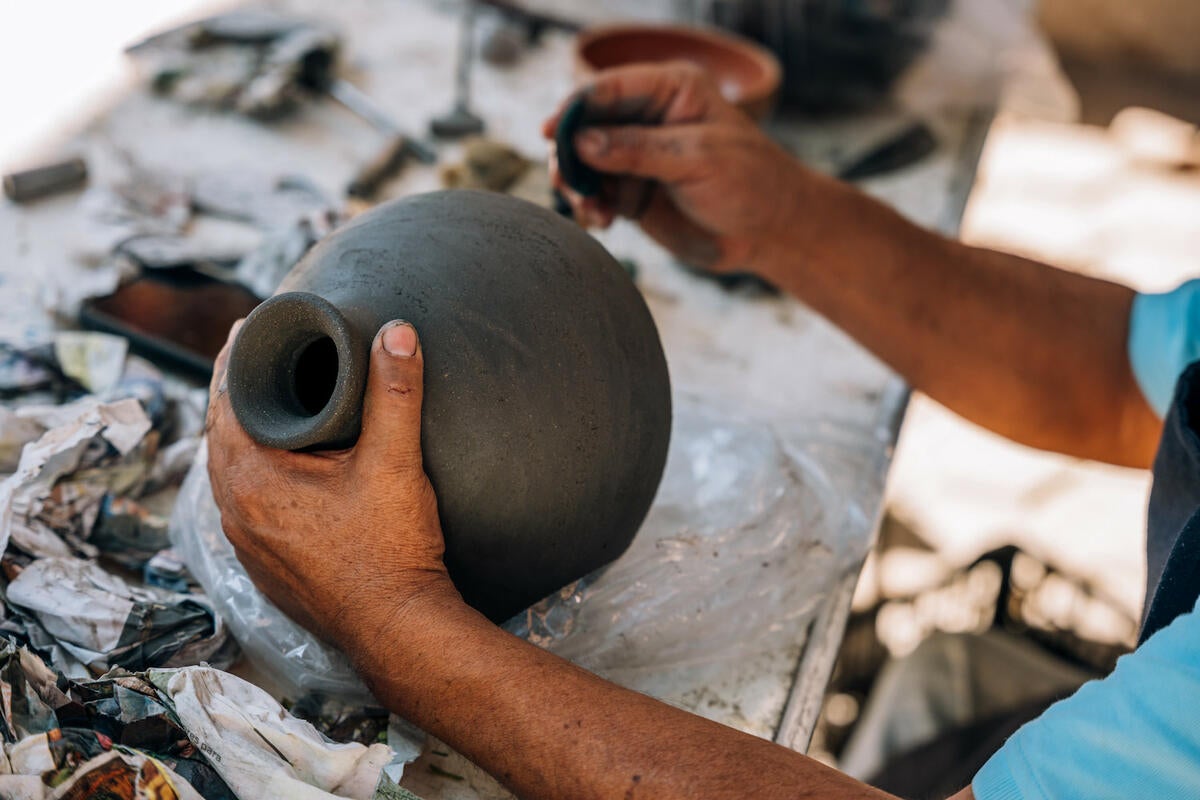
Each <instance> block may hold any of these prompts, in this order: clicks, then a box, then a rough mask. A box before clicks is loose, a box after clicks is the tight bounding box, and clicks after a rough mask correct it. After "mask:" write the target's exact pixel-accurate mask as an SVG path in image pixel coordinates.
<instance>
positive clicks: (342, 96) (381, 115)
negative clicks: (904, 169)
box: [324, 78, 437, 164]
mask: <svg viewBox="0 0 1200 800" xmlns="http://www.w3.org/2000/svg"><path fill="white" fill-rule="evenodd" d="M324 92H325V94H327V95H328V96H329V97H331V98H333V99H334V100H336V101H337V102H338V104H339V105H341V106H342V107H343V108H345V109H346V110H347V111H349V112H351V113H352V114H354V115H355V116H358V117H360V118H362V119H364V120H366V121H367V122H368V123H370V124H371V125H372V126H373V127H374V128H375V130H377V131H379V132H380V133H382V134H384V135H385V136H388V137H391V138H393V139H397V138H401V139H403V140H404V142H403V146H404V150H405V151H406V152H407V153H408V154H409V155H411V156H412V157H413V158H415V159H417V160H418V161H420V162H421V163H422V164H435V163H437V153H436V152H435V151H434V149H433V148H432V147H430V146H429V145H427V144H425V143H424V142H422V141H420V140H419V139H416V138H414V137H412V136H410V135H408V134H406V133H404V132H403V131H402V130H401V129H400V126H399V125H397V124H396V123H395V122H394V121H393V120H392V118H391V117H389V116H388V115H387V113H385V112H384V111H383V110H382V109H380V108H379V106H378V105H376V103H375V101H374V100H372V99H371V98H370V97H369V96H367V95H366V94H364V93H363V92H362V90H360V89H359V88H358V87H357V86H355V85H354V84H352V83H350V82H349V81H347V80H343V79H342V78H333V79H332V80H330V81H329V82H328V83H327V84H325V86H324ZM394 146H395V142H392V143H391V146H390V147H385V148H383V151H387V150H389V149H394Z"/></svg>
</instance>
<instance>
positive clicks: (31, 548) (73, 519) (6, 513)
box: [0, 398, 157, 556]
mask: <svg viewBox="0 0 1200 800" xmlns="http://www.w3.org/2000/svg"><path fill="white" fill-rule="evenodd" d="M22 411H25V412H26V417H27V418H28V417H30V416H34V418H35V419H36V418H37V417H36V416H35V415H34V414H31V413H29V412H28V409H22ZM41 412H42V413H41V415H40V416H41V419H42V420H45V421H49V422H50V423H51V424H50V425H48V426H47V428H48V429H47V431H46V433H44V434H43V435H42V436H41V438H39V439H38V440H36V441H34V442H30V443H29V444H28V445H26V446H25V448H24V450H23V451H22V453H21V460H20V463H19V465H18V467H17V471H16V472H15V473H13V474H12V475H10V476H9V477H8V478H6V479H5V480H4V482H3V483H0V549H3V548H4V547H6V546H7V545H8V543H9V541H10V540H11V541H12V542H13V543H14V544H15V545H17V546H18V547H20V548H21V549H22V550H23V551H24V552H26V553H28V554H29V555H32V556H68V555H72V554H73V553H75V552H79V553H82V554H84V555H88V556H96V555H98V554H99V553H98V551H97V550H96V548H95V546H94V545H90V544H89V543H88V542H87V541H86V537H87V534H88V533H89V532H90V531H91V528H92V524H93V523H94V522H95V521H96V516H97V515H98V513H99V511H100V505H101V503H102V502H103V499H104V497H105V496H106V495H107V494H109V493H116V494H124V493H129V492H132V491H133V490H134V489H136V487H137V486H138V484H139V483H140V482H141V481H143V480H144V479H145V477H146V474H147V472H148V469H149V462H150V459H149V458H147V457H146V453H145V450H146V449H150V450H153V449H154V448H156V447H157V437H149V438H148V437H147V434H149V433H150V432H151V429H152V426H151V423H150V418H149V417H148V416H146V412H145V411H144V410H143V408H142V405H141V403H140V402H138V401H137V400H134V399H127V400H118V401H116V402H113V403H103V402H100V401H99V400H97V399H95V398H83V399H82V400H79V401H77V402H75V403H72V404H70V405H68V406H62V407H58V408H55V409H53V410H49V409H47V410H41ZM20 413H21V412H18V414H20ZM63 420H67V421H63ZM55 423H57V424H55Z"/></svg>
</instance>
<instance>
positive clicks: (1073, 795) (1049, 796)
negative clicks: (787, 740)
mask: <svg viewBox="0 0 1200 800" xmlns="http://www.w3.org/2000/svg"><path fill="white" fill-rule="evenodd" d="M1197 606H1198V609H1200V603H1198V604H1197ZM971 788H972V790H973V791H974V792H975V800H1068V799H1069V800H1196V798H1200V610H1197V609H1193V610H1192V612H1191V613H1189V614H1183V615H1182V616H1179V617H1177V618H1176V619H1175V621H1174V622H1172V623H1171V624H1170V625H1168V626H1167V627H1165V628H1163V629H1162V630H1161V631H1159V632H1158V633H1156V634H1154V635H1153V636H1151V637H1150V638H1149V639H1147V640H1146V642H1145V644H1143V645H1142V646H1141V647H1139V648H1138V649H1137V650H1136V651H1134V652H1133V653H1130V654H1129V655H1127V656H1123V657H1122V658H1121V659H1120V660H1119V661H1117V668H1116V669H1115V670H1113V673H1112V674H1111V675H1109V676H1108V677H1107V678H1105V679H1104V680H1100V681H1091V682H1089V683H1085V684H1084V685H1083V686H1082V687H1080V689H1079V691H1077V692H1076V693H1075V694H1073V695H1072V696H1071V697H1069V698H1067V699H1066V700H1063V701H1062V702H1059V703H1055V704H1054V705H1053V706H1051V707H1050V708H1049V709H1048V710H1047V711H1046V713H1045V714H1043V715H1042V716H1041V717H1039V718H1038V719H1036V720H1034V721H1033V722H1030V723H1029V724H1028V725H1026V726H1025V727H1023V728H1021V729H1020V730H1019V731H1017V732H1016V733H1015V734H1013V735H1012V737H1011V738H1009V740H1008V741H1007V742H1005V743H1004V747H1002V748H1000V751H999V752H998V753H996V755H994V756H992V758H991V760H990V761H988V762H987V764H985V765H984V767H983V769H981V770H980V771H979V774H977V775H976V776H975V780H974V781H972V782H971Z"/></svg>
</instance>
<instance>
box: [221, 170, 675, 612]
mask: <svg viewBox="0 0 1200 800" xmlns="http://www.w3.org/2000/svg"><path fill="white" fill-rule="evenodd" d="M392 319H403V320H407V321H409V322H411V323H412V324H413V325H414V326H415V327H416V329H417V331H418V332H419V334H420V336H421V348H422V352H423V354H424V358H425V398H424V407H423V413H422V450H423V453H424V459H425V469H426V471H427V472H428V474H429V478H430V481H431V482H432V483H433V487H434V489H435V490H436V492H437V495H438V503H439V505H438V510H439V514H440V517H441V522H442V528H443V531H444V533H445V538H446V565H447V568H448V569H449V571H450V575H451V577H452V578H453V579H454V582H455V584H456V585H457V586H458V588H459V590H460V591H461V592H462V593H463V596H464V598H465V599H466V600H467V602H468V603H470V604H471V605H473V606H474V607H476V608H477V609H479V610H480V611H482V612H483V613H484V614H486V615H487V616H488V617H490V618H491V619H492V620H495V621H501V620H504V619H507V618H508V617H509V616H511V615H513V614H515V613H517V612H518V611H520V610H522V609H524V608H525V607H527V606H528V605H530V604H532V603H534V602H536V601H537V600H539V599H541V598H543V597H545V596H546V595H548V594H550V593H552V592H554V591H556V590H557V589H559V588H561V587H562V586H564V585H566V584H568V583H570V582H571V581H573V580H575V579H577V578H580V577H582V576H584V575H586V574H588V573H589V572H591V571H593V570H595V569H596V568H598V567H600V566H603V565H604V564H607V563H608V562H610V561H612V560H613V559H615V558H616V557H617V556H619V555H620V554H621V553H622V552H623V551H624V550H625V548H626V547H627V546H628V545H629V543H630V541H632V539H633V536H634V534H635V533H636V532H637V529H638V527H639V526H640V525H641V522H642V519H643V518H644V517H645V515H646V512H647V510H648V509H649V507H650V503H651V501H652V500H653V498H654V494H655V491H656V489H657V487H658V482H659V479H660V478H661V476H662V470H663V466H664V463H665V461H666V455H667V444H668V439H669V436H670V429H671V401H670V385H669V380H668V376H667V366H666V361H665V359H664V357H663V351H662V346H661V344H660V342H659V339H658V333H657V330H656V329H655V327H654V322H653V320H652V319H651V317H650V313H649V311H648V310H647V308H646V305H645V303H644V301H643V300H642V298H641V295H640V294H639V293H638V291H637V289H636V288H635V287H634V286H633V284H632V282H631V281H630V280H629V278H628V277H627V276H626V274H625V272H624V271H623V270H622V269H621V267H620V265H618V264H617V262H616V261H615V260H614V259H613V258H612V256H611V255H609V253H608V252H607V251H606V250H605V249H604V248H603V247H602V246H601V245H600V244H599V243H598V242H596V241H595V240H594V239H593V238H592V237H591V236H589V235H588V234H586V233H585V232H584V231H583V230H581V229H580V228H579V227H577V226H576V225H574V224H572V223H570V222H568V221H566V220H563V219H562V218H560V217H559V216H557V215H556V214H553V213H551V212H549V211H547V210H545V209H542V208H539V207H537V206H535V205H532V204H530V203H526V202H524V201H520V200H516V199H513V198H510V197H506V196H504V195H499V194H492V193H485V192H473V191H450V192H434V193H431V194H425V195H419V196H416V197H411V198H408V199H404V200H400V201H396V202H392V203H388V204H385V205H382V206H380V207H378V208H376V209H374V210H372V211H370V212H368V213H366V214H363V215H362V216H360V217H358V218H356V219H355V220H354V221H353V222H351V223H350V224H348V225H346V226H345V227H343V228H341V229H339V230H338V231H336V232H335V233H333V234H332V235H330V236H329V237H327V238H326V239H324V240H323V241H321V242H320V243H319V244H317V245H316V246H315V247H314V248H313V249H312V251H310V252H309V254H308V255H307V256H305V258H304V259H303V260H302V261H301V262H300V263H299V264H297V266H296V267H295V269H294V270H293V271H292V272H291V274H290V275H289V276H288V277H287V278H286V279H285V281H284V282H283V284H282V285H281V286H280V289H279V293H277V294H276V296H275V297H273V298H271V299H270V300H268V301H267V302H265V303H263V304H262V305H261V306H259V307H258V308H257V309H256V310H255V311H254V312H253V313H252V314H251V315H250V316H249V317H248V318H247V320H246V322H245V324H244V325H243V326H242V328H241V330H240V331H239V333H238V336H237V339H236V341H235V342H234V345H233V350H232V352H231V355H230V362H229V374H228V382H229V395H230V400H231V402H232V404H233V410H234V412H235V414H236V415H237V418H238V420H239V422H240V423H241V424H242V426H243V427H244V428H245V429H246V432H247V433H249V435H250V436H251V437H253V438H254V439H255V440H257V441H258V442H260V443H261V444H264V445H268V446H271V447H278V448H283V449H289V450H316V449H329V448H338V447H345V446H349V445H351V444H353V442H354V441H355V440H356V438H357V437H358V433H359V429H360V426H361V420H362V399H363V391H364V386H365V382H366V375H367V366H368V362H369V354H370V347H371V342H372V340H373V338H374V336H375V332H376V331H377V330H378V329H379V328H380V327H381V326H382V325H383V324H384V323H385V322H387V321H389V320H392Z"/></svg>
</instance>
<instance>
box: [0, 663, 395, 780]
mask: <svg viewBox="0 0 1200 800" xmlns="http://www.w3.org/2000/svg"><path fill="white" fill-rule="evenodd" d="M0 696H3V697H4V698H5V699H6V702H4V703H0V742H2V743H3V752H2V754H0V797H5V798H32V799H35V800H49V799H50V798H67V797H69V798H76V797H79V798H83V797H97V796H104V797H112V798H118V799H119V800H135V798H136V800H142V799H143V798H164V799H165V798H175V799H176V800H197V799H201V800H237V799H238V798H241V799H242V800H251V798H253V799H254V800H258V798H264V797H287V798H304V799H306V800H307V799H308V798H311V799H312V800H333V799H334V798H352V799H358V800H375V799H376V798H378V800H385V799H386V800H394V799H395V800H413V799H414V795H412V794H411V793H409V792H407V791H405V790H404V789H401V788H399V787H398V786H397V785H396V783H395V780H394V779H393V777H394V776H395V775H396V774H397V772H396V770H397V768H398V767H401V766H402V763H399V762H401V760H402V759H403V758H405V757H404V756H400V757H398V754H397V753H396V752H395V751H394V750H393V749H392V748H390V747H389V746H387V745H384V744H382V743H374V744H371V745H363V744H356V743H350V744H335V743H333V742H330V741H329V740H328V739H326V738H325V737H323V736H322V735H321V734H320V733H319V732H318V731H317V730H316V729H315V728H313V727H312V726H311V725H310V724H308V723H307V722H304V721H302V720H299V719H297V718H295V717H293V716H291V715H290V714H289V713H288V712H287V711H286V710H285V709H284V708H283V707H282V706H280V705H279V704H278V703H277V702H276V701H275V700H274V699H272V698H271V696H270V695H268V694H267V693H266V692H264V691H262V690H261V689H258V688H257V687H255V686H253V685H251V684H249V683H247V682H246V681H244V680H242V679H240V678H237V677H235V676H233V675H230V674H228V673H224V672H221V671H219V670H215V669H212V668H209V667H188V668H185V669H178V670H151V671H149V672H144V673H136V674H135V673H128V672H124V671H114V672H111V673H109V674H108V675H105V676H103V677H102V678H100V679H98V680H82V681H62V680H59V679H58V678H57V676H56V675H55V674H54V673H53V672H52V671H51V670H50V669H49V668H47V667H46V665H45V664H43V663H42V661H41V660H40V659H38V658H37V656H35V655H34V654H33V653H31V652H29V651H28V650H24V649H19V648H17V647H15V646H14V645H13V644H12V643H11V642H4V641H0Z"/></svg>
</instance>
